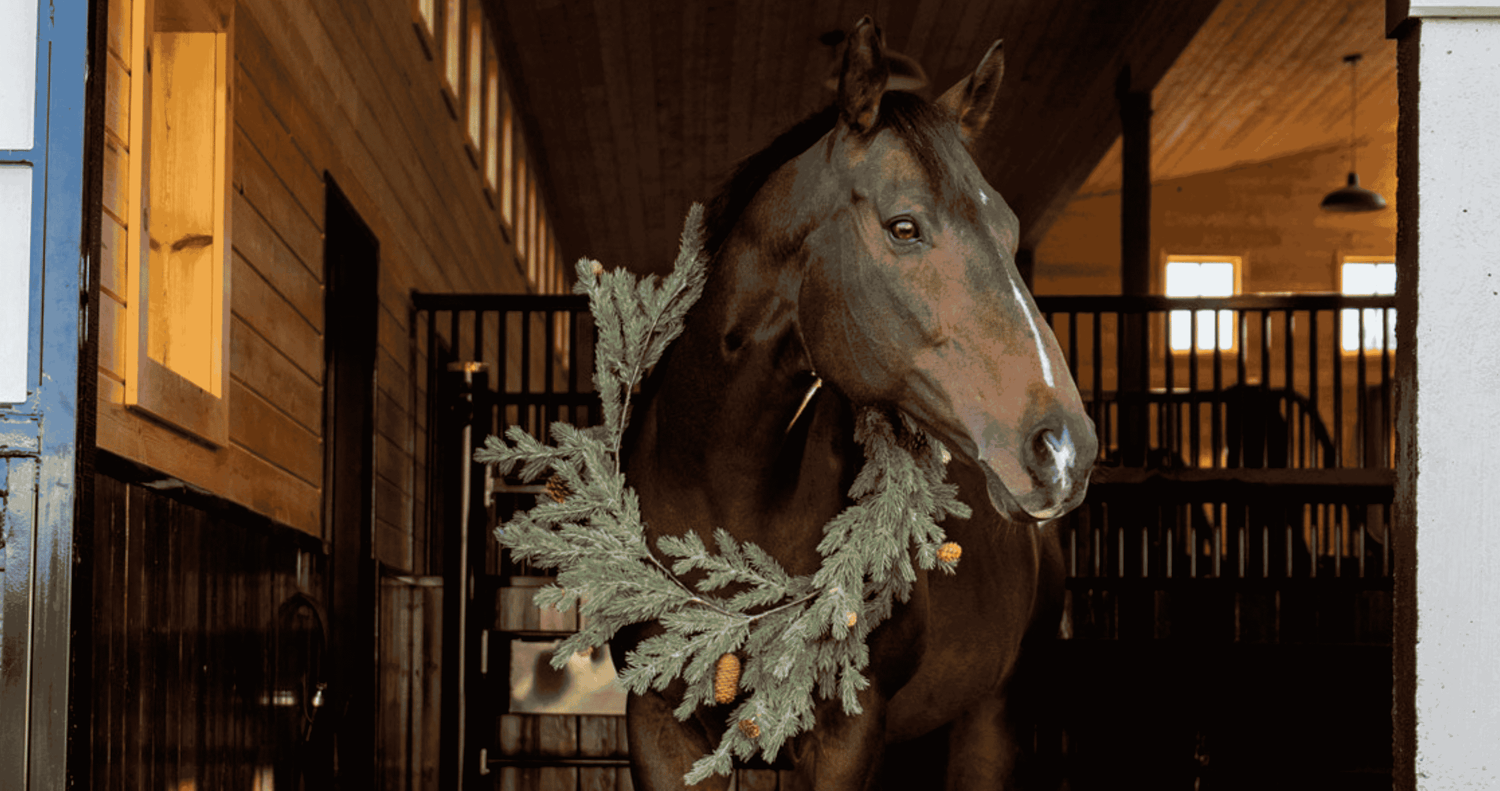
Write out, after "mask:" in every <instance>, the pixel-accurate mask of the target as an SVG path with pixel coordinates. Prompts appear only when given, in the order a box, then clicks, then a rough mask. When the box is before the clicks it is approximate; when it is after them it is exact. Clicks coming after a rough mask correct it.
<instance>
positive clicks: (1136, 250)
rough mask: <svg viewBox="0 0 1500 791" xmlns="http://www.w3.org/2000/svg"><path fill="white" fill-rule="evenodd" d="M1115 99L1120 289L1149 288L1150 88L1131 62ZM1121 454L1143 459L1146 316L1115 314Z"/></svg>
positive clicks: (1142, 291)
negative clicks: (1137, 84)
mask: <svg viewBox="0 0 1500 791" xmlns="http://www.w3.org/2000/svg"><path fill="white" fill-rule="evenodd" d="M1116 98H1117V100H1118V101H1119V104H1120V129H1121V148H1122V151H1121V159H1122V167H1121V170H1122V174H1121V175H1122V186H1121V189H1120V293H1122V294H1124V295H1126V296H1145V295H1146V294H1149V293H1150V291H1151V92H1150V91H1149V90H1147V91H1138V90H1135V89H1134V88H1133V86H1132V85H1131V78H1130V67H1129V66H1126V67H1125V68H1123V69H1121V70H1120V77H1119V81H1118V82H1117V83H1116ZM1119 343H1120V345H1119V354H1118V356H1117V362H1118V365H1119V370H1118V375H1119V389H1120V398H1119V401H1120V410H1121V414H1120V422H1119V426H1120V434H1119V437H1120V456H1121V461H1122V462H1123V463H1124V464H1125V465H1126V466H1130V467H1139V466H1143V465H1144V464H1145V462H1146V438H1147V422H1148V420H1147V418H1148V415H1147V412H1146V401H1145V393H1146V390H1147V388H1148V386H1149V384H1150V382H1149V381H1148V380H1149V375H1148V373H1147V370H1146V360H1147V355H1146V316H1145V314H1130V313H1122V314H1120V329H1119Z"/></svg>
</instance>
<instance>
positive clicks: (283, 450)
mask: <svg viewBox="0 0 1500 791" xmlns="http://www.w3.org/2000/svg"><path fill="white" fill-rule="evenodd" d="M229 436H230V437H232V438H233V439H234V441H235V442H237V443H238V444H239V445H241V446H242V447H244V448H245V449H246V450H249V451H251V452H253V453H255V454H256V455H257V456H260V457H261V458H262V459H265V460H266V461H268V462H270V463H272V464H275V465H276V466H278V467H281V468H283V469H285V470H288V471H290V472H291V473H293V474H295V475H296V476H297V477H299V478H301V479H302V480H303V481H304V482H306V483H307V484H308V485H310V486H320V485H321V484H322V481H323V445H322V442H320V441H319V439H318V435H317V434H316V433H314V432H312V431H309V430H308V429H307V428H305V427H303V426H301V425H299V424H298V423H297V422H296V421H294V420H292V419H291V418H290V417H288V416H287V415H286V413H284V412H282V411H281V410H279V409H277V408H276V407H275V406H274V405H273V404H271V403H269V402H267V401H266V399H264V398H261V397H260V395H258V394H257V393H255V392H254V391H252V390H249V389H247V388H246V387H245V386H244V385H243V384H241V383H240V382H238V381H232V382H231V383H230V392H229Z"/></svg>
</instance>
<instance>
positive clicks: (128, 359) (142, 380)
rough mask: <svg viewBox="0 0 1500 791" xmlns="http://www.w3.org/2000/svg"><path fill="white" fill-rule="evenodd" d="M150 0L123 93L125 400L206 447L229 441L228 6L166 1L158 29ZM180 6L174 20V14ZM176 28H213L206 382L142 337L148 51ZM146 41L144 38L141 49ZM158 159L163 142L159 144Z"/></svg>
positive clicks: (140, 15)
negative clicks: (167, 13) (163, 357)
mask: <svg viewBox="0 0 1500 791" xmlns="http://www.w3.org/2000/svg"><path fill="white" fill-rule="evenodd" d="M156 12H157V2H156V0H136V2H135V3H134V6H133V8H132V18H131V39H132V41H131V44H132V45H131V77H130V80H131V83H130V85H131V90H130V132H129V135H130V140H129V145H128V147H129V150H130V152H131V157H130V165H129V192H128V194H129V196H130V201H131V205H130V207H129V208H128V209H127V210H126V214H127V215H128V218H127V223H128V227H127V229H126V233H127V237H126V238H127V243H126V250H127V253H126V255H127V269H126V271H127V276H126V287H125V299H126V305H125V318H124V325H125V404H126V406H128V407H130V408H132V409H135V410H138V411H140V412H143V413H146V414H148V415H150V416H151V417H153V418H155V419H157V420H160V421H162V422H164V423H167V424H169V425H172V426H174V427H176V428H178V429H181V430H183V431H185V432H188V433H190V434H192V435H194V436H195V437H197V438H198V439H200V440H202V441H204V442H207V443H209V444H211V445H214V446H218V447H223V446H226V445H228V443H229V341H230V326H229V325H230V307H229V301H230V258H229V257H230V249H231V243H230V233H231V228H230V212H229V207H230V206H231V205H232V197H231V192H230V190H231V189H232V187H231V185H232V181H233V179H232V167H233V156H234V154H233V150H232V146H233V139H234V137H233V131H232V130H233V129H234V117H233V112H234V103H233V97H232V93H231V92H232V90H233V83H232V81H233V73H232V69H233V64H234V62H235V61H234V51H233V45H234V36H233V14H234V4H233V3H223V2H217V1H216V0H183V1H182V2H177V3H174V7H173V8H172V12H173V15H172V17H171V19H170V20H169V21H168V22H166V23H164V25H163V28H164V29H163V30H160V31H158V30H157V13H156ZM178 12H181V18H180V19H179V18H177V16H176V14H177V13H178ZM172 30H178V31H183V32H202V33H204V34H212V35H213V36H215V39H216V48H215V49H216V51H215V53H214V58H215V75H214V87H213V91H214V96H215V107H214V110H213V112H214V120H213V133H212V134H213V144H214V154H213V160H214V166H213V168H214V176H213V178H214V184H213V185H212V186H211V191H212V195H213V206H212V208H211V209H210V211H211V212H212V227H213V232H212V234H211V238H210V240H209V241H208V242H207V243H206V244H203V243H202V242H201V240H198V239H195V240H194V242H195V245H196V246H209V247H211V248H212V251H211V253H210V254H209V255H208V257H207V259H206V260H207V261H208V262H209V266H210V267H211V270H210V276H211V280H210V284H209V287H208V289H207V293H208V295H209V300H210V308H209V311H208V313H209V315H208V319H207V321H206V323H205V324H206V326H205V327H204V329H205V331H207V332H210V333H216V334H217V337H212V336H211V337H210V340H209V343H208V350H209V354H210V361H209V371H208V374H207V383H208V384H209V388H208V389H205V388H203V387H201V386H200V385H198V384H195V383H194V382H192V381H190V380H189V379H188V378H187V377H185V376H183V375H182V374H180V373H179V372H178V371H175V370H173V369H171V368H169V367H168V366H167V365H166V364H164V363H163V362H159V361H157V360H155V359H152V357H151V354H150V351H149V347H148V344H149V342H150V319H151V316H152V305H151V293H150V292H151V283H150V279H151V275H150V270H149V267H150V261H151V252H150V245H151V229H150V218H151V181H150V179H151V160H152V156H153V151H152V145H151V143H152V141H151V128H152V127H151V125H152V120H151V93H152V90H151V82H150V80H151V79H152V77H151V73H150V72H151V69H150V67H149V65H148V64H149V63H150V60H151V57H152V56H151V52H152V50H153V49H155V45H156V42H154V41H151V39H152V37H153V35H154V34H155V33H158V32H169V31H172ZM148 41H150V42H151V45H150V46H148V45H147V43H148ZM155 154H156V155H158V156H164V155H165V154H164V149H162V148H161V147H160V146H158V148H157V150H156V152H155Z"/></svg>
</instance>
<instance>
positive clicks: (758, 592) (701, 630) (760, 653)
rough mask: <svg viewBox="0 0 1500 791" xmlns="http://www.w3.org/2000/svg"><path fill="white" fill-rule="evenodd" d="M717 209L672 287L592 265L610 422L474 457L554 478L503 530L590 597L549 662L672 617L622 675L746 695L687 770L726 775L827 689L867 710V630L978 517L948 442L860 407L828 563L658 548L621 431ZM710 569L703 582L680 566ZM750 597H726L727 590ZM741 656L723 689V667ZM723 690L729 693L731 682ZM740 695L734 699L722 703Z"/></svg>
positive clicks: (768, 744) (698, 272) (724, 536)
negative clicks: (797, 570)
mask: <svg viewBox="0 0 1500 791" xmlns="http://www.w3.org/2000/svg"><path fill="white" fill-rule="evenodd" d="M706 270H707V264H706V255H705V254H704V252H703V208H702V206H701V205H698V204H694V205H693V207H692V208H691V209H690V210H689V212H688V217H687V222H686V225H685V227H684V229H683V233H682V238H681V245H680V248H679V252H678V256H677V261H676V263H675V265H674V267H673V270H672V272H671V274H670V275H668V276H667V277H666V278H665V279H664V280H663V281H661V283H660V285H658V283H657V278H656V277H655V276H649V277H646V278H644V279H637V278H636V277H634V276H633V275H631V274H630V273H628V272H625V271H621V270H615V271H611V272H606V271H605V270H604V268H603V267H602V266H600V264H599V263H598V262H596V261H592V260H588V259H584V260H581V261H579V263H578V266H577V272H578V283H577V285H576V286H575V287H574V291H575V292H577V293H586V294H588V295H589V306H590V310H591V312H592V313H593V316H594V321H595V324H596V326H597V328H598V333H599V340H598V343H597V346H596V355H595V372H594V386H595V389H596V390H597V391H598V393H599V396H600V400H601V402H602V404H603V411H604V423H603V425H600V426H594V427H591V428H577V427H575V426H571V425H568V424H566V423H554V424H552V426H551V434H552V437H553V438H554V442H555V444H554V445H551V446H547V445H543V444H542V443H541V442H539V441H538V440H536V439H535V438H534V437H532V436H531V435H529V434H527V433H526V432H525V431H523V430H522V429H521V428H520V427H519V426H512V427H511V428H510V429H509V430H507V431H506V440H508V442H507V441H506V440H502V439H500V438H499V437H494V436H491V437H489V438H487V439H486V440H485V444H484V447H482V448H480V449H478V450H476V451H475V453H474V458H475V460H476V461H479V462H483V463H488V464H491V465H494V466H495V468H496V472H497V473H498V474H501V475H505V474H509V473H510V472H511V471H512V470H513V469H514V468H515V467H516V466H517V465H520V467H521V469H520V476H521V478H523V479H525V480H528V481H530V480H536V479H538V478H541V477H543V476H544V475H546V474H548V473H550V477H549V478H548V486H547V488H548V492H549V494H550V496H548V497H545V498H544V497H539V498H538V503H537V505H536V507H534V508H532V509H531V510H530V511H526V512H524V513H520V514H517V515H516V516H515V517H514V518H512V519H511V520H510V521H509V522H507V523H506V524H505V525H504V526H503V527H501V528H498V529H497V530H496V535H497V537H498V539H499V541H500V543H501V544H502V545H504V546H505V547H507V548H509V549H510V551H511V552H512V554H513V556H514V557H515V558H516V559H517V560H524V561H529V562H531V563H532V564H534V565H536V566H539V567H542V568H555V569H557V570H558V574H557V580H556V583H555V584H554V585H551V586H548V587H545V588H542V589H541V590H540V591H538V593H537V594H536V598H535V602H536V604H537V605H538V606H542V607H546V606H551V607H554V608H556V609H558V610H566V609H568V608H570V607H574V606H577V607H578V608H579V613H580V615H581V618H580V619H579V622H580V624H581V627H580V629H579V631H578V632H577V633H575V634H573V635H571V636H570V637H568V638H567V639H565V640H563V642H562V643H561V644H560V645H559V646H558V648H557V650H556V651H555V653H554V655H553V657H552V665H553V667H555V668H558V669H561V668H562V667H563V666H564V665H565V664H566V663H567V660H568V657H570V656H571V655H572V654H574V653H576V652H579V651H588V650H591V649H593V648H597V647H599V646H602V645H604V644H605V643H606V642H607V641H608V640H609V639H610V638H611V637H613V636H614V634H615V633H616V632H617V631H618V630H619V629H621V628H623V627H625V626H628V625H630V624H635V623H643V622H649V621H657V622H659V623H660V624H661V626H662V627H663V632H662V633H661V634H657V635H655V636H653V637H650V638H647V639H646V640H644V641H642V642H641V643H640V645H638V646H637V647H636V648H635V650H633V651H631V652H630V653H629V655H628V656H627V657H626V667H625V669H624V670H623V671H622V672H621V674H620V683H621V685H622V686H624V687H625V689H626V690H628V691H629V692H630V693H632V694H641V693H644V692H646V691H647V690H648V689H656V690H662V689H665V688H666V687H667V685H668V684H670V683H671V682H672V681H673V680H674V679H678V678H681V679H682V680H684V681H685V682H686V693H685V694H684V696H683V699H682V702H681V703H680V704H679V705H678V706H677V708H676V709H675V711H674V712H673V713H674V715H675V716H676V717H677V719H679V720H685V719H687V718H688V716H690V715H691V714H692V713H693V712H694V711H695V710H697V708H698V707H699V706H702V705H721V703H720V702H721V701H724V700H726V699H727V700H728V701H729V702H734V701H737V703H735V705H734V708H733V709H732V711H730V712H729V713H728V716H727V719H726V721H727V722H729V723H738V727H729V728H726V730H725V732H724V735H723V737H722V738H721V739H720V741H719V744H718V747H717V748H716V749H715V750H714V751H713V752H712V753H710V754H709V755H707V756H704V757H703V758H701V759H699V760H698V761H697V762H696V763H695V764H694V765H693V767H692V769H691V770H690V771H689V772H688V774H687V775H686V776H685V777H684V782H685V783H687V784H689V785H691V784H694V783H697V782H699V781H701V780H704V779H706V778H707V777H708V776H709V775H710V774H712V773H717V774H721V775H727V774H729V772H730V771H731V769H732V766H733V758H734V757H738V758H740V759H748V758H750V757H751V756H753V755H755V754H756V753H757V752H759V753H761V754H762V755H763V756H764V757H765V759H766V760H767V761H768V762H769V761H774V760H775V758H776V754H777V753H778V751H779V750H780V749H781V747H782V746H783V745H784V744H785V743H786V741H787V740H788V739H791V738H792V737H794V736H796V735H797V734H798V733H801V732H803V731H805V730H808V729H810V728H812V726H813V724H814V719H813V693H814V690H815V689H816V692H817V695H818V696H819V697H820V698H823V699H831V698H833V697H834V696H835V695H836V696H838V698H839V700H840V702H841V704H842V707H843V711H844V712H845V713H846V714H849V715H856V714H859V713H860V712H861V708H860V705H859V702H858V699H857V695H858V693H859V691H860V690H863V689H865V688H866V687H867V686H869V680H868V679H867V678H866V677H865V675H864V673H863V671H864V669H865V668H866V667H867V666H868V665H869V658H870V657H869V647H868V645H867V643H866V638H867V637H868V636H869V633H870V632H871V631H872V630H873V629H874V628H875V627H876V626H877V625H879V624H880V623H881V622H882V621H883V620H885V619H886V618H887V617H889V616H890V614H891V612H892V610H893V608H894V601H895V600H896V599H900V600H901V601H903V602H904V601H906V600H907V599H908V597H909V596H910V595H911V588H912V584H913V583H914V582H915V581H916V570H915V569H914V568H913V565H912V561H913V556H915V560H916V563H917V565H918V566H920V567H921V568H923V569H933V568H938V569H942V570H943V571H945V572H947V573H950V574H951V573H953V572H954V569H955V566H956V564H957V562H958V555H959V548H958V545H957V544H954V543H952V542H948V543H944V534H943V529H942V528H941V527H940V526H939V524H938V523H939V522H941V521H942V520H943V519H945V518H946V517H948V516H950V515H951V516H955V517H958V518H967V517H968V516H969V513H970V511H969V507H968V506H967V505H965V504H963V503H962V502H960V501H959V500H958V487H957V486H955V485H953V484H950V483H946V482H945V480H944V477H945V458H946V451H944V449H943V448H942V446H941V444H940V443H938V442H937V440H935V439H933V438H931V437H929V436H927V435H926V434H925V433H923V432H921V431H920V430H918V429H917V428H916V427H915V425H914V424H912V423H911V421H910V419H909V418H907V417H906V416H905V415H902V414H898V415H897V416H896V419H895V420H894V424H893V421H892V419H891V418H890V417H888V416H887V414H886V413H885V412H883V411H882V410H879V409H875V408H864V409H861V410H859V412H858V414H857V416H856V422H855V433H854V436H855V439H856V440H857V441H858V442H859V443H861V445H863V447H864V452H865V459H866V461H865V464H864V467H863V468H862V469H861V470H860V472H859V474H858V475H857V476H856V477H855V480H854V484H853V485H852V486H851V487H850V490H849V498H850V499H851V500H852V501H853V502H854V504H853V505H851V506H849V507H848V508H846V509H845V510H844V511H843V512H841V513H840V514H838V515H837V516H836V517H834V518H833V519H832V520H831V521H830V522H829V523H828V524H827V525H825V526H824V528H823V534H824V535H823V539H822V541H821V542H819V544H818V551H819V552H820V553H821V554H822V556H823V563H822V566H821V567H820V568H819V569H818V571H817V572H816V573H814V574H812V575H810V576H808V575H804V576H796V577H794V576H791V575H789V574H788V573H787V572H786V571H785V570H784V569H782V567H781V565H780V564H779V563H777V562H776V560H775V559H774V558H773V557H771V555H770V554H768V553H767V552H766V551H765V550H763V549H761V548H760V547H759V546H756V545H755V544H754V543H751V542H744V543H741V542H739V541H737V540H736V539H735V538H734V537H733V536H731V535H729V533H728V532H726V531H724V530H723V529H716V530H714V533H713V543H714V544H715V545H716V549H717V551H714V550H713V549H710V547H709V546H708V545H707V544H706V543H705V542H704V541H703V539H702V538H700V537H699V535H698V534H697V533H695V532H689V533H686V534H684V535H682V536H661V537H660V538H658V539H657V541H656V553H653V552H652V551H651V547H650V546H649V545H648V543H647V541H646V537H645V528H644V525H643V524H642V521H641V515H640V501H639V499H638V498H637V496H636V493H635V491H634V490H633V489H631V488H630V487H629V486H627V485H626V483H625V476H624V474H623V472H622V471H621V469H620V462H621V459H620V443H621V440H622V438H623V436H624V432H625V425H626V422H627V420H628V417H629V411H630V396H631V393H632V391H633V389H634V388H635V386H636V385H637V384H638V383H639V382H640V381H641V379H642V377H643V376H644V375H645V373H646V372H647V371H649V370H650V369H651V367H652V366H654V365H655V364H656V362H657V361H658V360H660V359H661V355H662V353H663V352H664V351H665V350H666V348H667V346H668V345H669V344H670V343H671V342H672V341H673V340H674V339H675V338H676V337H677V336H678V335H679V334H680V333H681V332H682V328H683V319H684V317H685V316H686V314H687V311H688V308H690V307H691V306H692V305H693V303H694V302H696V301H697V299H698V297H699V296H700V295H701V294H702V291H703V284H704V282H705V280H706V278H707V274H706ZM690 572H701V573H702V580H701V581H700V582H699V583H698V584H697V586H696V587H693V586H690V585H688V584H687V583H685V582H683V580H682V576H683V575H686V574H688V573H690ZM731 585H733V586H736V587H737V588H738V592H736V593H734V594H733V595H730V596H727V597H726V596H723V595H716V592H718V591H721V590H722V589H724V588H726V587H728V586H731ZM726 657H728V658H732V659H734V660H735V662H734V667H735V668H736V669H737V674H736V677H735V678H734V682H736V683H734V684H731V685H730V693H732V694H726V689H725V678H724V675H723V674H722V673H721V672H720V668H721V666H724V665H726V664H727V663H726V662H724V661H722V660H724V659H725V658H726ZM716 687H717V688H716ZM722 705H727V704H722Z"/></svg>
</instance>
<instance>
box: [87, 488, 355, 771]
mask: <svg viewBox="0 0 1500 791" xmlns="http://www.w3.org/2000/svg"><path fill="white" fill-rule="evenodd" d="M179 493H180V490H179ZM94 496H95V512H94V513H95V520H96V526H97V529H96V530H95V539H94V563H93V574H92V576H93V590H92V593H90V592H89V591H87V590H85V591H82V592H81V595H85V596H91V598H92V608H93V616H94V617H93V641H92V646H93V650H92V656H87V657H82V658H80V660H79V661H80V662H83V663H85V667H86V668H87V669H86V670H84V671H82V672H85V673H88V674H89V677H90V678H91V679H92V686H93V696H94V700H95V703H94V705H93V707H92V710H91V712H90V714H91V716H92V721H91V722H88V723H87V724H85V725H84V727H83V728H82V729H81V731H80V733H81V735H82V737H83V738H84V739H86V740H87V746H86V747H85V748H84V751H85V754H86V755H90V756H91V759H90V760H89V763H90V765H91V766H92V772H93V777H92V785H91V787H93V788H101V789H103V788H143V789H144V788H261V787H263V786H262V785H261V784H262V783H266V782H269V781H270V779H271V777H272V776H273V775H281V776H282V777H284V778H285V777H288V776H289V775H288V774H287V769H286V767H287V766H289V765H290V764H289V762H291V761H293V760H295V759H296V758H297V757H298V756H301V755H303V754H304V751H305V750H306V749H307V748H306V747H305V744H306V739H305V734H306V725H307V722H306V719H305V715H304V713H303V712H304V711H305V710H307V707H308V706H310V704H311V698H310V693H311V692H312V690H308V689H306V688H305V685H304V684H302V683H301V681H302V680H303V678H304V676H306V675H307V674H305V673H304V672H303V671H304V670H307V671H310V672H312V675H314V676H316V675H317V674H316V672H315V669H316V666H317V664H318V656H319V655H320V653H321V651H322V650H323V649H322V646H323V645H324V639H325V638H324V636H323V635H322V634H321V624H319V623H318V619H317V618H316V617H315V616H314V617H308V616H307V615H306V613H311V612H313V610H312V609H306V610H303V611H300V612H299V610H298V609H297V608H295V607H291V606H288V605H289V604H295V603H297V602H303V601H307V598H306V597H309V596H311V595H315V594H316V591H317V590H318V589H319V588H320V587H321V586H322V584H323V572H322V564H321V562H320V558H321V552H320V551H319V548H318V542H317V541H314V540H311V539H309V538H307V537H306V536H304V535H302V534H299V533H297V532H296V531H293V530H289V529H285V528H280V529H275V530H273V529H269V528H267V527H265V526H264V525H257V526H248V525H247V524H246V520H245V519H244V518H243V516H242V515H235V514H232V513H225V512H224V511H222V510H210V509H205V508H204V507H202V504H201V503H194V502H191V501H189V500H184V499H182V498H179V497H176V496H174V495H173V494H170V493H164V492H162V491H158V490H157V489H156V488H153V487H148V486H145V485H142V484H140V483H127V482H125V481H123V480H121V479H119V478H116V477H112V476H111V475H109V474H104V473H101V474H99V475H98V476H97V477H96V478H95V487H94ZM190 499H191V498H190ZM261 521H263V520H261ZM324 669H325V670H326V666H325V668H324ZM328 758H331V753H327V754H325V755H324V760H325V762H326V760H327V759H328ZM278 770H279V771H278ZM265 787H269V786H265ZM309 787H312V786H309Z"/></svg>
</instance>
